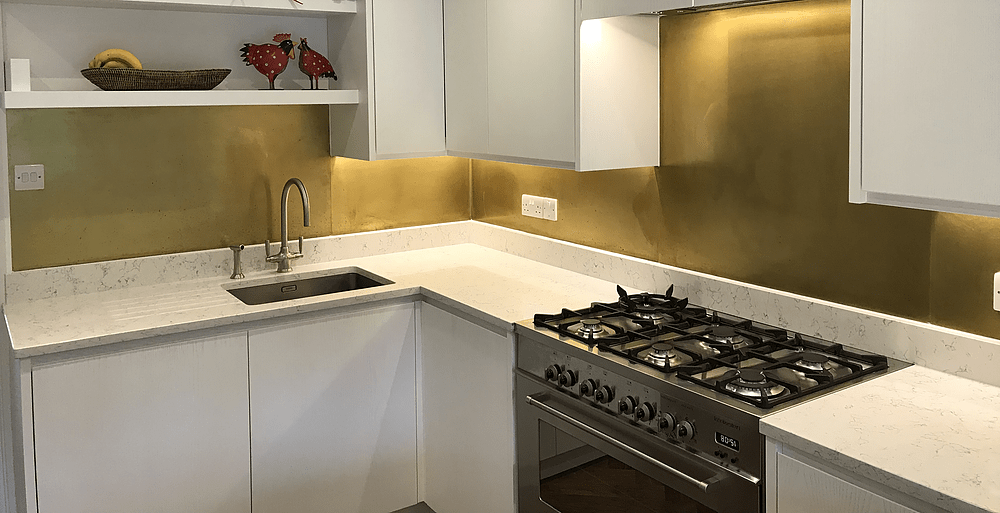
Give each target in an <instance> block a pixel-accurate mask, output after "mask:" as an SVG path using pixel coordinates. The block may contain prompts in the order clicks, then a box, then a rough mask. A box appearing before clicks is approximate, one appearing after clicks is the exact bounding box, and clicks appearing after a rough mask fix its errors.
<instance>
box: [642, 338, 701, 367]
mask: <svg viewBox="0 0 1000 513" xmlns="http://www.w3.org/2000/svg"><path fill="white" fill-rule="evenodd" d="M636 357H638V358H641V359H643V360H645V361H647V362H649V363H652V364H653V365H657V366H659V367H667V368H673V367H676V366H678V365H683V364H685V363H688V362H691V361H693V360H694V358H691V357H690V356H688V355H686V354H684V353H681V352H679V351H677V350H676V349H674V346H672V345H670V344H667V343H665V342H657V343H655V344H653V345H651V346H649V349H644V350H642V351H639V353H638V354H636Z"/></svg>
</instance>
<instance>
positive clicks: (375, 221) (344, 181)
mask: <svg viewBox="0 0 1000 513" xmlns="http://www.w3.org/2000/svg"><path fill="white" fill-rule="evenodd" d="M469 165H470V164H469V160H468V159H464V158H457V157H435V158H423V159H404V160H388V161H381V162H366V161H363V160H351V159H345V158H342V157H337V158H335V159H334V164H333V177H332V179H331V180H330V186H331V194H330V196H331V198H332V204H331V205H330V212H331V215H332V226H333V233H334V234H342V233H355V232H367V231H372V230H384V229H389V228H401V227H404V226H418V225H423V224H431V223H444V222H449V221H465V220H468V219H470V215H471V214H470V210H471V207H470V198H469V188H470V184H469V180H470V171H469Z"/></svg>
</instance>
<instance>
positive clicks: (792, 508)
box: [768, 444, 917, 513]
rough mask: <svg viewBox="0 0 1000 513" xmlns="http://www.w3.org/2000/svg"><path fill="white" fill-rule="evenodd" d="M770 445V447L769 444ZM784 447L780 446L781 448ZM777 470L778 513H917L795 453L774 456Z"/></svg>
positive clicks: (775, 506) (770, 509)
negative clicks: (814, 464)
mask: <svg viewBox="0 0 1000 513" xmlns="http://www.w3.org/2000/svg"><path fill="white" fill-rule="evenodd" d="M768 445H769V446H770V444H768ZM779 447H780V446H779ZM771 456H772V457H773V458H774V460H773V462H774V468H775V469H776V472H775V474H776V476H775V477H776V479H775V485H776V486H775V495H774V502H773V503H772V504H773V505H774V507H773V508H772V507H771V506H769V509H768V511H773V512H774V513H802V512H809V513H843V512H845V511H859V512H860V511H863V512H866V513H917V510H914V509H910V508H908V507H906V506H903V505H901V504H899V503H897V502H894V501H893V500H890V499H889V498H886V497H884V496H882V495H880V494H878V493H876V492H874V491H871V490H868V489H866V488H862V487H861V486H858V485H856V484H854V483H851V482H848V481H846V480H844V479H841V478H840V477H837V476H835V475H833V474H830V473H828V472H826V471H825V470H822V469H819V468H816V467H815V466H813V465H810V464H809V463H807V462H804V461H802V460H800V459H798V458H796V457H795V456H794V453H793V452H792V451H786V452H782V451H781V450H779V451H778V452H776V453H772V454H771Z"/></svg>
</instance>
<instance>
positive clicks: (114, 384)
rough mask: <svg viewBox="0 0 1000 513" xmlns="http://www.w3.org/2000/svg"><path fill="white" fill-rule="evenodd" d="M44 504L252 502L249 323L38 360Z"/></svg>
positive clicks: (172, 507)
mask: <svg viewBox="0 0 1000 513" xmlns="http://www.w3.org/2000/svg"><path fill="white" fill-rule="evenodd" d="M31 380H32V393H33V418H34V448H35V471H36V474H35V476H36V491H37V497H38V511H39V512H40V513H118V512H120V513H133V512H137V511H143V512H164V513H166V512H178V511H206V512H207V511H211V512H217V513H245V512H247V511H249V510H250V448H249V443H250V437H249V433H248V431H247V421H248V418H247V417H248V414H249V411H248V408H247V394H248V390H247V339H246V332H242V333H236V334H233V335H226V336H217V337H211V338H202V339H194V340H190V341H182V342H178V343H170V344H164V345H155V346H148V347H146V348H141V349H133V350H128V351H123V352H118V353H114V354H106V355H100V356H94V357H87V358H79V359H74V360H67V361H61V362H57V363H51V364H45V365H39V366H36V367H34V368H33V369H32V373H31Z"/></svg>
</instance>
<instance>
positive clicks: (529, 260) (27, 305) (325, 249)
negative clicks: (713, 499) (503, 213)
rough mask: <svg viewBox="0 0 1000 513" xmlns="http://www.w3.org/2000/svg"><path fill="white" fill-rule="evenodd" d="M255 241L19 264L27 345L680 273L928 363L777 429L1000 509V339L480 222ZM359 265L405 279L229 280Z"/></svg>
mask: <svg viewBox="0 0 1000 513" xmlns="http://www.w3.org/2000/svg"><path fill="white" fill-rule="evenodd" d="M490 248H492V249H490ZM244 253H245V254H244V264H245V268H244V269H245V272H246V278H245V279H243V280H238V281H237V280H229V278H228V276H229V272H230V270H231V266H232V261H231V258H232V256H231V253H230V252H229V251H228V250H226V249H219V250H207V251H203V252H193V253H187V254H177V255H160V256H156V257H144V258H141V259H130V260H121V261H113V262H99V263H94V264H81V265H78V266H67V267H64V268H51V269H39V270H31V271H19V272H16V273H14V274H12V275H8V276H7V277H6V296H7V303H6V305H5V307H4V313H5V315H6V317H7V322H8V328H9V331H10V336H11V345H12V347H13V349H14V353H15V356H16V357H18V358H27V357H32V356H39V355H45V354H50V353H57V352H61V351H67V350H72V349H77V348H85V347H93V346H99V345H104V344H111V343H115V342H125V341H129V340H135V339H140V338H146V337H151V336H156V335H167V334H175V333H182V332H185V331H191V330H196V329H208V328H213V327H225V326H229V325H233V326H235V325H236V324H240V323H244V322H252V321H265V320H267V319H272V318H278V317H281V316H286V315H293V314H297V313H305V312H314V311H320V310H325V309H331V308H339V307H351V306H356V305H363V304H367V303H374V302H379V301H393V300H395V301H400V300H419V299H429V300H432V301H436V302H438V303H440V304H443V305H444V306H447V307H448V308H450V309H453V310H456V311H460V312H462V313H464V314H466V315H468V316H471V317H473V318H476V319H478V320H480V321H481V322H482V323H485V324H488V325H491V326H494V327H496V328H497V329H498V330H504V329H510V327H511V325H512V323H514V322H517V321H520V320H523V319H528V318H530V317H531V316H532V315H533V314H535V313H539V312H552V313H555V312H557V311H558V310H559V309H560V308H562V307H573V306H574V305H578V306H581V307H582V306H586V304H589V303H590V302H591V301H611V300H614V299H616V297H617V294H616V292H615V287H614V285H615V284H616V283H618V284H621V285H623V286H625V287H626V289H629V290H630V291H633V290H635V291H640V290H643V291H663V290H665V289H666V287H667V286H669V285H671V284H673V285H675V286H676V294H677V295H678V296H679V297H688V298H689V299H690V300H691V302H692V303H694V304H698V305H700V306H705V307H708V308H713V309H717V310H720V311H724V312H728V313H731V314H733V315H738V316H741V317H746V318H752V319H755V320H758V321H760V322H764V323H767V324H772V325H776V326H780V327H783V328H787V329H791V330H794V331H798V332H802V333H806V334H808V335H812V336H817V337H819V338H823V339H826V340H832V341H836V342H841V343H844V344H847V345H850V346H854V347H858V348H861V349H864V350H868V351H873V352H877V353H881V354H885V355H887V356H891V357H894V358H898V359H901V360H905V361H908V362H911V363H915V364H917V365H915V366H913V367H909V368H907V369H904V370H902V371H898V372H895V373H893V374H889V375H886V376H882V377H879V378H876V379H873V380H871V381H869V382H865V383H862V384H859V385H856V386H853V387H849V388H846V389H843V390H840V391H837V392H836V393H834V394H830V395H827V396H824V397H821V398H818V399H816V400H814V401H811V402H807V403H804V404H802V405H799V406H795V407H792V408H789V409H787V410H783V411H781V412H779V413H777V414H774V415H772V416H769V417H767V418H766V419H765V420H764V421H763V422H762V425H761V429H762V430H763V432H764V433H765V434H767V435H768V436H771V437H773V438H776V439H778V440H780V441H782V442H784V443H786V444H788V445H790V446H792V447H795V448H798V449H799V450H803V451H808V452H810V453H812V454H814V455H816V456H817V457H820V458H823V459H825V460H827V461H829V462H831V463H832V464H835V465H839V466H841V467H844V468H846V469H847V470H848V471H854V472H858V473H860V474H862V475H863V476H865V477H868V478H870V479H873V480H876V481H877V482H881V483H884V484H886V485H887V486H890V487H894V488H896V489H899V490H902V491H904V492H905V493H910V494H913V495H915V496H917V497H919V498H921V499H922V500H924V501H925V502H928V503H932V504H936V505H938V506H941V507H943V508H944V509H946V510H949V511H960V512H977V513H980V512H983V511H989V512H996V513H1000V505H998V503H997V497H1000V490H998V484H997V483H998V480H997V477H996V476H998V475H1000V464H998V460H997V455H998V454H1000V443H998V438H1000V435H998V434H997V433H1000V421H998V412H1000V343H998V341H997V340H995V339H991V338H987V337H982V336H979V335H974V334H969V333H963V332H958V331H955V330H951V329H947V328H942V327H938V326H934V325H930V324H927V323H921V322H915V321H911V320H907V319H901V318H898V317H892V316H887V315H882V314H879V313H877V312H871V311H865V310H861V309H857V308H852V307H848V306H844V305H837V304H833V303H829V302H826V301H822V300H817V299H813V298H806V297H802V296H798V295H795V294H789V293H785V292H782V291H776V290H772V289H766V288H762V287H758V286H755V285H752V284H746V283H739V282H735V281H733V280H728V279H725V278H720V277H715V276H710V275H706V274H703V273H698V272H694V271H689V270H685V269H679V268H676V267H671V266H667V265H663V264H659V263H656V262H650V261H646V260H642V259H637V258H632V257H628V256H624V255H619V254H615V253H610V252H607V251H602V250H596V249H593V248H588V247H585V246H580V245H576V244H571V243H566V242H562V241H557V240H553V239H548V238H545V237H539V236H535V235H531V234H526V233H524V232H518V231H516V230H510V229H506V228H501V227H497V226H494V225H489V224H486V223H479V222H475V221H466V222H459V223H446V224H442V225H429V226H423V227H413V228H404V229H396V230H387V231H384V232H369V233H362V234H352V235H346V236H334V237H327V238H321V239H312V240H310V241H307V244H306V257H305V258H303V259H302V260H298V261H296V262H294V263H293V265H294V267H295V272H294V273H293V276H281V277H279V276H278V275H277V274H276V273H275V272H274V271H273V268H274V266H273V264H265V263H264V262H263V248H261V247H260V246H259V245H257V246H254V247H248V248H247V250H246V251H245V252H244ZM349 267H360V268H363V269H366V270H368V271H370V272H373V273H375V274H377V275H380V276H382V277H384V278H387V279H390V280H392V281H394V282H395V283H394V284H393V285H388V286H384V287H378V288H374V289H366V290H360V291H355V292H345V293H339V294H334V295H331V296H319V297H314V298H304V299H298V300H292V301H285V302H280V303H272V304H270V305H259V306H247V305H244V304H243V303H241V302H240V301H239V300H237V299H236V298H234V297H232V296H231V295H230V294H229V293H228V292H226V291H225V289H226V288H230V287H234V286H247V285H252V284H257V283H263V282H266V281H275V280H283V279H290V278H294V277H310V276H313V275H319V274H323V273H329V272H330V271H331V270H336V269H344V268H349ZM931 369H937V370H938V371H944V372H938V371H935V370H931ZM956 376H965V377H969V378H972V379H973V380H975V381H973V380H970V379H963V378H962V377H956ZM976 469H982V471H981V472H978V473H976V472H975V471H976Z"/></svg>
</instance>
